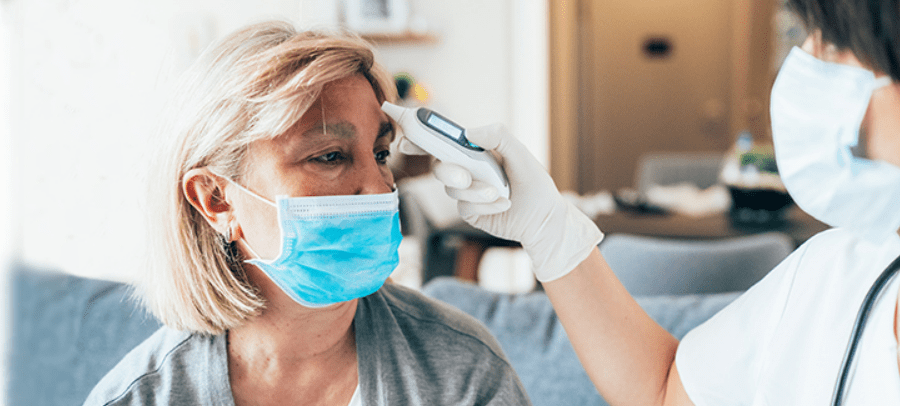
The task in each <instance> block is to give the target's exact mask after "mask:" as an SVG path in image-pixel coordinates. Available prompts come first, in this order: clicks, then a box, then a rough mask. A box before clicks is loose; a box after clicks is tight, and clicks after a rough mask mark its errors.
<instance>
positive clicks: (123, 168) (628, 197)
mask: <svg viewBox="0 0 900 406" xmlns="http://www.w3.org/2000/svg"><path fill="white" fill-rule="evenodd" d="M272 18H275V19H284V20H289V21H292V22H294V23H295V24H296V25H297V26H298V27H300V28H334V27H342V28H347V29H350V30H353V31H356V32H359V33H360V34H361V35H363V36H364V37H365V38H366V39H368V40H369V41H371V42H372V43H373V45H374V47H375V49H376V52H377V59H378V60H379V61H380V63H381V64H383V65H384V66H385V67H386V68H387V70H388V71H389V72H390V73H391V74H393V75H394V76H395V79H396V80H397V83H398V89H399V90H401V91H402V93H403V95H404V96H405V97H404V98H403V100H402V101H401V102H402V103H403V104H405V105H408V106H427V107H428V108H431V109H434V110H436V111H438V112H440V113H442V114H444V115H446V116H448V117H450V118H452V119H453V120H454V121H456V122H457V123H459V124H461V125H463V126H466V127H476V126H481V125H487V124H491V123H494V122H500V123H503V124H505V125H506V126H507V127H508V128H509V129H510V130H511V131H512V132H513V133H514V134H515V135H516V136H517V137H518V138H519V139H520V140H521V141H522V142H523V143H524V144H525V145H526V146H527V147H528V148H529V149H530V151H531V152H532V154H534V155H535V156H536V157H537V158H538V160H539V161H540V162H541V163H543V164H544V165H546V167H547V169H548V170H549V171H550V173H551V175H552V176H553V178H554V180H555V182H556V184H557V186H558V187H559V188H560V190H561V191H564V192H565V194H566V196H568V197H569V198H570V199H572V201H573V203H575V204H576V205H577V206H578V207H579V208H581V209H582V210H583V211H585V212H586V213H588V215H590V216H591V217H593V218H595V219H596V221H597V223H598V225H599V226H600V229H601V230H604V231H605V232H606V233H607V234H608V235H610V236H612V235H622V236H626V238H625V240H617V239H616V238H614V239H613V241H614V242H615V241H618V242H619V243H622V244H625V245H624V246H623V247H624V248H621V249H612V251H610V250H611V248H610V249H607V250H606V251H604V254H605V255H608V256H609V258H610V263H615V262H616V261H618V262H619V263H621V265H620V267H621V269H630V268H633V267H637V268H641V267H642V266H634V264H635V262H634V260H633V259H632V258H627V257H626V258H624V259H619V257H617V256H616V255H617V253H622V254H621V255H626V254H624V253H628V252H643V251H641V250H645V249H646V250H651V249H656V248H654V247H659V245H658V244H659V243H662V244H663V245H664V247H663V248H659V249H660V250H661V251H660V252H668V253H669V254H666V255H675V254H671V253H672V252H679V253H681V254H679V255H683V254H684V253H691V252H692V251H690V250H707V251H710V252H713V251H714V252H716V253H717V254H716V255H720V254H721V253H723V252H724V253H732V252H735V251H741V252H743V253H746V252H747V251H746V247H748V246H751V245H752V246H753V247H757V248H758V247H759V246H764V247H768V246H773V245H774V246H776V249H775V251H776V252H777V253H776V254H774V255H775V260H774V261H775V262H774V263H777V260H778V259H780V257H783V255H786V252H789V251H790V249H792V248H793V247H795V246H796V245H797V244H799V243H802V242H803V241H804V240H805V239H806V238H809V237H810V236H811V235H812V234H814V233H815V232H818V231H821V230H822V229H824V225H822V224H821V223H818V222H815V221H814V220H812V219H811V218H809V217H808V216H806V215H805V214H804V213H802V212H800V211H799V209H797V208H796V207H795V206H793V205H791V203H790V199H789V198H787V197H786V194H785V193H784V189H783V186H781V185H780V181H779V180H778V177H777V168H776V167H775V166H774V161H773V159H772V151H771V135H770V130H769V121H768V100H769V96H768V95H769V90H770V88H771V84H772V81H773V80H774V78H775V74H776V73H777V71H778V68H779V66H780V64H781V61H782V60H783V58H784V57H785V56H786V54H787V52H788V51H789V49H790V47H791V46H792V45H796V44H799V43H800V42H801V41H802V40H803V38H805V33H803V31H802V28H800V27H799V25H798V23H797V22H796V21H795V20H793V19H792V18H791V17H790V15H789V14H788V13H787V12H786V11H784V10H783V8H782V4H781V1H780V0H656V1H650V2H641V1H608V0H454V1H439V0H260V1H252V2H250V1H237V0H226V1H221V0H158V1H153V2H146V1H138V0H39V1H24V0H0V118H2V121H0V255H2V264H3V267H2V270H3V271H4V272H6V273H8V274H18V273H21V272H23V269H27V270H41V271H43V272H44V273H49V274H53V275H56V274H64V275H71V276H74V277H77V278H81V279H77V280H78V281H81V280H82V279H85V278H87V279H88V280H93V279H99V280H104V281H110V282H112V283H114V284H110V285H103V286H106V287H108V288H109V289H112V287H117V286H119V285H117V284H118V283H121V282H131V281H135V280H136V279H137V278H138V277H139V275H140V273H141V272H143V270H144V269H143V267H142V263H143V260H142V256H143V255H144V252H143V249H144V246H145V242H146V241H145V237H144V229H145V225H144V218H143V213H144V198H143V196H144V194H145V183H146V182H145V174H144V171H145V169H146V167H147V160H148V159H149V158H150V155H151V152H150V151H152V148H153V146H154V140H153V134H154V130H155V128H156V122H155V120H156V117H157V115H158V113H159V111H160V110H161V109H162V107H163V103H164V101H165V100H166V97H167V94H168V93H170V91H171V86H172V82H173V81H174V79H175V78H177V76H178V75H179V74H180V73H181V72H182V71H184V70H185V69H186V67H187V66H188V65H189V64H190V63H191V62H192V61H193V59H194V58H195V57H196V56H197V55H198V54H199V53H200V52H201V51H202V50H203V49H204V48H205V47H206V46H208V45H209V44H210V43H211V42H213V41H214V40H217V39H219V38H221V37H223V36H224V35H226V34H228V33H230V32H231V31H233V30H235V29H237V28H239V27H242V26H244V25H247V24H249V23H252V22H257V21H261V20H265V19H272ZM391 165H392V168H393V169H394V172H395V176H396V179H397V183H398V186H399V187H400V189H401V215H402V216H403V220H404V223H403V227H404V233H405V234H406V235H407V238H406V239H405V240H404V243H403V245H402V246H401V256H402V257H401V266H400V268H398V270H397V273H396V275H395V277H394V280H395V281H396V282H397V283H402V284H404V285H408V286H412V287H414V288H420V287H421V286H422V284H423V283H426V282H428V281H429V280H430V279H432V278H435V277H438V276H455V277H458V278H462V279H467V280H469V281H472V282H473V283H478V284H481V286H483V287H485V288H488V289H491V290H495V291H499V292H508V293H525V292H529V291H533V290H535V289H539V286H537V284H536V283H535V281H534V279H533V276H532V274H531V272H530V270H529V266H530V264H529V263H528V259H527V257H525V256H524V254H523V253H522V252H521V250H519V249H518V248H517V246H516V244H515V243H511V242H509V241H503V240H498V239H495V238H492V237H490V236H487V235H485V234H483V233H480V232H477V231H475V230H474V229H472V228H471V227H468V226H467V225H465V224H464V223H463V222H462V221H461V220H460V219H459V218H458V216H457V215H456V212H455V203H454V202H453V201H451V200H449V198H447V197H446V196H445V195H443V194H442V192H441V187H440V185H437V184H436V181H435V180H434V179H433V178H432V177H431V176H430V175H429V167H430V160H429V159H427V158H422V157H405V156H402V155H400V154H399V153H395V154H393V157H392V162H391ZM773 233H774V234H773ZM773 235H774V237H773ZM759 236H765V237H764V240H753V241H751V242H745V241H744V240H741V239H742V238H758V237H759ZM617 238H618V237H617ZM629 238H636V240H629ZM647 239H649V240H647ZM736 240H737V241H738V242H736V243H735V242H734V241H736ZM773 241H774V243H773ZM632 242H634V244H637V245H628V244H630V243H632ZM640 244H649V245H640ZM654 244H657V245H654ZM666 244H670V245H666ZM671 244H674V245H671ZM685 244H687V245H685ZM698 244H699V245H698ZM704 244H705V245H704ZM709 244H713V245H714V246H712V248H710V245H709ZM715 244H720V245H715ZM721 244H726V245H727V246H722V245H721ZM728 244H731V245H728ZM748 244H749V245H748ZM753 244H756V245H753ZM766 244H768V245H766ZM634 247H638V248H634ZM645 247H647V248H645ZM723 247H724V248H723ZM734 247H737V248H734ZM601 249H603V246H602V245H601ZM635 250H636V251H635ZM665 250H674V251H665ZM716 250H719V251H716ZM742 250H743V251H742ZM785 250H787V251H786V252H784V253H782V251H785ZM761 252H762V251H761ZM770 253H771V251H765V252H764V253H761V254H760V253H752V254H749V255H750V256H749V257H748V256H745V257H742V258H743V259H741V261H743V262H739V263H738V264H739V265H735V262H733V261H735V260H732V259H728V261H732V262H728V264H729V265H728V266H730V267H731V268H728V269H729V270H732V269H733V268H735V267H736V266H738V267H743V266H746V267H751V265H748V262H754V261H755V260H756V259H759V258H763V257H766V256H767V255H770ZM684 255H690V256H694V255H695V254H693V253H691V254H684ZM721 255H726V254H721ZM729 255H730V254H729ZM639 256H641V255H639ZM717 258H721V257H717ZM729 258H730V257H729ZM766 258H768V257H766ZM772 261H773V260H771V259H767V260H765V261H758V262H759V263H760V264H761V265H759V266H757V268H759V267H761V268H762V269H757V270H753V271H749V270H745V269H744V268H741V271H740V272H741V273H742V276H735V275H734V274H731V273H727V272H725V273H722V272H719V273H716V272H717V271H719V270H720V269H719V268H715V269H711V271H710V269H706V270H705V271H704V273H697V274H696V275H694V274H691V275H688V276H684V274H679V275H675V276H674V277H673V278H681V279H682V281H680V282H677V281H674V280H669V279H665V278H662V279H665V280H666V281H667V282H665V283H670V284H671V286H676V285H679V284H680V285H679V286H683V287H684V288H683V289H682V290H677V291H675V290H672V291H667V290H666V289H664V288H659V287H658V286H653V287H651V286H649V282H648V281H647V279H648V278H649V279H657V280H660V279H661V278H659V276H658V275H652V274H651V275H649V276H647V275H638V276H633V278H632V277H631V276H628V275H625V276H623V280H626V279H627V280H631V281H632V282H629V283H632V285H628V283H626V286H628V287H629V289H634V290H633V292H632V293H646V294H687V293H711V292H720V291H733V290H741V289H746V287H747V286H748V285H749V284H752V283H753V282H754V281H755V280H757V279H758V278H759V277H761V276H762V275H763V274H765V272H767V271H768V270H769V269H771V267H772V266H773V265H774V263H772ZM720 262H721V261H720ZM726 262H727V261H726ZM629 264H631V266H630V265H629ZM710 266H712V265H710ZM717 266H720V267H721V266H723V265H721V264H720V265H717ZM706 271H710V272H706ZM684 272H687V273H690V272H692V271H691V270H685V271H684ZM697 275H703V276H702V277H701V276H697ZM746 275H751V276H749V277H748V276H746ZM8 276H9V275H5V276H4V277H3V278H2V280H3V281H4V283H3V285H2V297H3V298H6V300H8V302H7V304H6V306H4V307H3V310H7V311H4V312H2V319H0V321H2V326H3V331H2V333H3V335H2V337H3V341H4V342H7V343H9V342H12V344H11V345H5V346H4V348H12V349H13V352H12V353H9V352H5V353H4V354H5V358H6V359H11V360H12V361H11V369H4V371H8V374H9V376H7V379H3V380H0V382H3V384H4V385H6V384H7V382H12V384H10V385H16V384H18V383H21V382H22V381H21V380H17V373H18V372H19V371H18V370H17V369H16V365H18V364H17V362H19V358H17V357H19V355H18V354H16V353H15V351H16V349H17V348H18V347H16V346H17V345H18V344H17V341H16V340H24V339H25V338H27V337H31V336H21V337H18V336H17V334H19V330H14V329H11V328H10V326H11V325H15V326H16V327H15V328H24V329H28V328H30V327H28V326H24V327H23V324H22V323H26V322H27V321H28V320H29V319H28V318H27V317H26V316H22V315H21V314H26V315H32V314H33V313H28V311H31V312H38V313H39V314H46V312H48V311H51V310H48V309H50V308H49V307H48V306H50V305H48V304H47V302H41V303H38V304H36V306H38V307H36V308H35V309H30V310H29V309H26V310H19V306H20V304H19V301H20V299H22V298H23V296H29V295H30V296H29V297H31V298H32V299H34V298H45V299H46V300H47V301H51V302H52V301H53V300H57V298H58V296H60V295H66V294H67V293H66V292H68V291H69V290H71V289H69V288H67V286H74V285H66V284H67V283H73V282H71V281H67V282H60V280H59V279H52V278H51V279H52V281H54V282H53V283H56V285H54V286H55V289H57V290H54V291H53V293H52V294H51V293H47V292H49V291H38V292H36V293H35V292H18V293H16V292H11V290H12V289H11V287H10V286H20V284H21V283H22V282H21V281H19V280H18V279H16V277H15V275H13V276H14V277H12V278H10V277H8ZM629 278H631V279H629ZM698 278H706V279H703V280H701V279H698ZM42 280H43V279H42ZM685 280H686V282H684V281H685ZM711 280H714V281H716V282H710V283H706V282H704V281H711ZM734 280H740V283H739V284H732V283H731V282H732V281H734ZM9 281H12V282H9ZM79 283H81V282H79ZM26 285H27V284H26ZM26 285H22V286H26ZM27 286H38V288H36V289H40V285H27ZM60 286H61V287H60ZM78 286H82V285H78ZM73 289H74V288H73ZM660 289H661V290H660ZM679 289H681V288H679ZM41 292H43V293H41ZM90 292H94V293H96V292H97V291H96V290H92V291H91V290H89V293H90ZM94 293H92V294H94ZM126 296H127V295H124V296H122V297H123V298H124V297H126ZM10 298H11V299H10ZM88 298H89V300H88V302H86V303H87V304H86V305H85V306H87V307H86V308H85V309H88V310H90V309H91V308H92V307H91V306H94V305H93V304H92V303H94V302H93V301H94V300H95V299H96V296H88ZM35 300H37V299H35ZM41 300H43V299H41ZM72 300H74V299H72ZM121 300H126V299H121ZM33 302H34V300H32V302H29V303H33ZM10 309H12V310H10ZM88 310H84V311H83V312H82V313H78V311H75V312H74V316H76V317H81V316H83V317H87V316H86V314H87V313H85V312H87V311H88ZM16 312H19V313H16ZM21 312H25V313H21ZM79 315H81V316H79ZM14 319H15V320H14ZM14 323H18V324H14ZM72 329H75V330H67V331H69V333H60V334H70V333H71V331H75V333H76V334H87V333H86V331H82V330H80V329H81V327H72ZM28 331H31V330H28ZM33 334H39V333H33ZM17 337H18V338H17ZM61 340H62V339H61ZM138 342H139V341H138ZM48 345H49V344H48ZM76 349H78V350H84V347H76ZM119 356H121V355H119ZM98 368H100V367H98ZM107 369H108V366H107ZM98 373H99V375H101V376H102V374H103V373H105V370H103V371H96V372H94V374H95V375H96V374H98ZM23 374H24V372H23ZM23 376H24V375H23ZM10 378H11V380H9V379H10ZM21 379H26V378H21ZM24 385H25V386H23V387H22V388H25V389H21V390H26V391H27V390H28V389H27V387H28V384H27V383H25V384H24ZM10 389H11V388H10ZM89 389H90V388H89V387H88V388H87V389H86V390H89ZM67 390H69V392H66V393H70V394H71V393H81V392H78V391H79V390H85V389H83V388H70V389H67ZM4 392H6V389H4ZM9 392H10V393H12V392H13V390H10V391H9ZM85 394H86V392H85ZM27 396H28V395H27V394H26V395H21V396H18V397H16V396H12V397H10V399H20V400H21V399H27V398H28V397H27ZM48 396H49V395H48ZM61 396H62V395H61ZM42 399H43V398H42ZM10 402H12V404H15V402H13V401H10ZM80 402H81V399H73V400H71V402H69V404H79V403H80ZM30 404H54V403H53V402H52V401H50V400H46V399H45V400H42V401H38V400H34V401H33V402H31V403H30Z"/></svg>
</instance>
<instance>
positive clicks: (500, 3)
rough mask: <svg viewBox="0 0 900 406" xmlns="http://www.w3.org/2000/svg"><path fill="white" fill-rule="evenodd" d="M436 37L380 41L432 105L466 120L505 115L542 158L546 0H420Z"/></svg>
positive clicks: (385, 56)
mask: <svg viewBox="0 0 900 406" xmlns="http://www.w3.org/2000/svg"><path fill="white" fill-rule="evenodd" d="M414 6H416V7H415V12H417V13H420V14H422V15H423V16H424V17H425V18H426V19H427V21H428V22H429V26H430V27H431V28H430V30H431V31H432V32H433V33H434V34H435V35H436V36H437V38H438V43H437V44H434V45H391V46H381V47H380V49H379V51H380V56H381V61H382V62H383V63H384V64H385V66H386V67H387V68H388V69H389V70H390V71H391V72H400V71H403V72H408V73H410V74H412V75H413V77H415V78H416V79H417V80H419V81H421V82H422V83H424V84H425V86H426V88H427V89H428V90H429V91H430V92H431V94H432V95H433V99H432V101H431V102H430V107H431V108H433V109H435V110H437V111H440V112H442V113H444V114H445V115H447V116H449V117H451V118H452V119H453V120H454V121H457V122H458V123H460V124H461V125H464V126H467V127H475V126H481V125H486V124H491V123H495V122H501V123H504V124H505V125H506V126H507V127H508V128H510V130H512V132H513V133H514V134H516V136H517V137H518V138H519V139H520V140H522V141H523V143H525V144H526V145H527V146H528V147H529V149H531V151H532V153H534V154H535V155H536V156H537V157H538V159H539V160H541V162H542V163H544V164H545V165H546V164H547V160H548V157H549V140H548V126H549V124H548V121H547V120H548V118H547V116H548V114H547V109H548V107H547V98H548V89H547V81H548V78H547V75H548V66H549V65H548V62H547V42H548V35H549V31H548V30H549V28H548V27H547V24H548V21H547V20H548V18H547V13H548V6H547V2H546V1H543V0H489V1H479V0H455V1H438V0H430V1H424V0H420V1H418V2H416V3H414Z"/></svg>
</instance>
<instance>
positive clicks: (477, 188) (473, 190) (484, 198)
mask: <svg viewBox="0 0 900 406" xmlns="http://www.w3.org/2000/svg"><path fill="white" fill-rule="evenodd" d="M446 189H447V195H448V196H450V197H452V198H454V199H456V200H463V201H467V202H472V203H492V202H494V201H495V200H497V198H498V197H500V192H498V191H497V188H495V187H493V186H491V185H489V184H487V183H484V182H482V181H479V180H476V181H472V184H471V185H469V187H467V188H465V189H457V188H453V187H449V186H447V188H446Z"/></svg>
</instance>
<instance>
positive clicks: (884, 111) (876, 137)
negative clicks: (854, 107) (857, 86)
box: [861, 83, 900, 166]
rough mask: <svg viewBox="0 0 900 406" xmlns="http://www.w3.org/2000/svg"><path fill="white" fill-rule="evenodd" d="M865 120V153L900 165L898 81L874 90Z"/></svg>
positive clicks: (899, 100)
mask: <svg viewBox="0 0 900 406" xmlns="http://www.w3.org/2000/svg"><path fill="white" fill-rule="evenodd" d="M865 120H866V123H865V126H866V138H867V139H866V140H865V143H866V145H865V147H866V155H868V157H869V158H870V159H878V160H882V161H885V162H888V163H891V164H894V165H896V166H900V83H894V84H892V85H890V86H888V87H885V88H882V89H879V90H876V91H875V93H874V94H873V95H872V101H871V103H870V104H869V109H868V111H867V112H866V119H865ZM861 141H862V140H861Z"/></svg>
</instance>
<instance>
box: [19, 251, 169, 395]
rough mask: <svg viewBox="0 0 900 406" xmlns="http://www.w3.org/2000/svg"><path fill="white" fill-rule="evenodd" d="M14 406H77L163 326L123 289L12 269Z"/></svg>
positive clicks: (46, 273) (113, 283)
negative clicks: (109, 372)
mask: <svg viewBox="0 0 900 406" xmlns="http://www.w3.org/2000/svg"><path fill="white" fill-rule="evenodd" d="M11 291H12V299H13V307H12V309H13V313H12V323H13V326H12V327H13V329H12V333H11V352H10V362H9V368H10V382H9V393H8V404H10V405H36V406H39V405H47V406H56V405H80V404H82V402H84V400H85V398H87V395H88V393H89V392H90V391H91V389H92V388H93V387H94V385H96V384H97V382H99V381H100V378H102V377H103V376H104V375H105V374H106V372H107V371H109V370H110V369H112V367H113V366H114V365H115V364H116V363H117V362H118V361H119V360H120V359H121V358H122V357H123V356H124V355H125V354H126V353H127V352H128V351H130V350H131V349H132V348H134V347H135V346H136V345H137V344H139V343H140V342H142V341H143V340H144V339H145V338H147V337H149V336H150V335H151V334H152V333H153V332H154V331H156V330H157V329H158V328H159V327H160V324H159V322H157V321H156V319H155V318H153V317H152V316H150V315H148V314H147V313H146V312H145V311H143V310H142V308H141V307H140V306H138V305H137V304H136V303H135V302H134V301H133V300H132V299H131V298H130V295H129V292H128V287H127V286H126V285H123V284H120V283H115V282H108V281H100V280H93V279H85V278H80V277H76V276H70V275H64V274H61V273H58V272H48V271H41V270H35V269H31V268H28V267H25V266H15V267H14V269H13V272H12V289H11Z"/></svg>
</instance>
